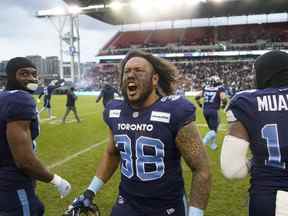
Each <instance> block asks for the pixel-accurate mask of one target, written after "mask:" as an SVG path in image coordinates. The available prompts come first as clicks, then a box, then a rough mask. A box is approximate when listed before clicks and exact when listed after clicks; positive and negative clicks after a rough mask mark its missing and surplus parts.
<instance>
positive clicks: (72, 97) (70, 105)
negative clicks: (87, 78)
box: [62, 87, 80, 124]
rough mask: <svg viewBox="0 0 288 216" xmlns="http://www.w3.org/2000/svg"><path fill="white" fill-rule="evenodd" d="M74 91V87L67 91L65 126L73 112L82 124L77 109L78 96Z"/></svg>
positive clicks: (63, 121)
mask: <svg viewBox="0 0 288 216" xmlns="http://www.w3.org/2000/svg"><path fill="white" fill-rule="evenodd" d="M74 90H75V89H74V87H71V88H70V89H69V90H68V91H67V94H66V95H67V101H66V112H65V114H64V116H63V119H62V123H63V124H65V121H66V118H67V116H68V115H69V113H70V112H71V111H72V112H73V113H74V116H75V118H76V120H77V122H78V123H80V118H79V116H78V113H77V108H76V104H75V102H76V100H77V96H76V94H75V92H74Z"/></svg>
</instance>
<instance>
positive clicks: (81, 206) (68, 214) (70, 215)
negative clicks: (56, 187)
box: [64, 190, 100, 216]
mask: <svg viewBox="0 0 288 216" xmlns="http://www.w3.org/2000/svg"><path fill="white" fill-rule="evenodd" d="M94 197H95V194H94V192H93V191H91V190H86V191H85V192H84V194H82V195H80V196H79V197H77V198H75V199H74V201H73V202H72V204H71V205H69V207H68V209H67V210H66V211H65V213H64V216H78V215H80V213H82V212H83V213H86V214H87V213H88V212H89V213H90V214H92V215H95V216H100V211H99V209H98V207H97V206H96V204H94V203H93V199H94ZM90 214H89V215H90Z"/></svg>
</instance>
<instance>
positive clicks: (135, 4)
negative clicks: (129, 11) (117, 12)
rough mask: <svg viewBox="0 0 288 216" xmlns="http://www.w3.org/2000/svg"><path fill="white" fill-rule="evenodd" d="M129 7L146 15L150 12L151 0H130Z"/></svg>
mask: <svg viewBox="0 0 288 216" xmlns="http://www.w3.org/2000/svg"><path fill="white" fill-rule="evenodd" d="M130 5H131V7H132V8H133V10H135V11H136V12H137V13H138V14H139V15H141V16H147V14H150V13H151V10H152V1H151V0H146V1H142V0H134V1H132V2H131V4H130Z"/></svg>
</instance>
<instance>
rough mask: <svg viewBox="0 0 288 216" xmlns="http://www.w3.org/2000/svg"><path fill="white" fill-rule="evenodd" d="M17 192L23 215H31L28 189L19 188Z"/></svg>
mask: <svg viewBox="0 0 288 216" xmlns="http://www.w3.org/2000/svg"><path fill="white" fill-rule="evenodd" d="M17 194H18V198H19V200H20V203H21V205H22V210H23V216H30V207H29V201H28V198H27V193H26V191H25V190H24V189H21V190H17Z"/></svg>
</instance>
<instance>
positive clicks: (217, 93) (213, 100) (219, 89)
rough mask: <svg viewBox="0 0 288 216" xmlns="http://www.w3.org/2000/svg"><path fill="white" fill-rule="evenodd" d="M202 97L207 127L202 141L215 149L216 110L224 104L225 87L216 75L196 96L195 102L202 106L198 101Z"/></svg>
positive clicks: (217, 119) (217, 118) (217, 117)
mask: <svg viewBox="0 0 288 216" xmlns="http://www.w3.org/2000/svg"><path fill="white" fill-rule="evenodd" d="M202 97H203V98H204V103H203V114H204V117H205V120H206V122H207V124H208V128H209V131H208V132H207V133H206V135H205V136H204V138H203V143H204V144H205V145H207V144H210V148H211V149H212V150H215V149H216V148H217V143H216V136H217V130H218V126H219V115H218V110H219V108H220V106H221V107H223V108H224V107H225V105H226V99H225V89H224V88H223V86H222V83H221V80H220V78H219V77H218V76H212V77H211V78H210V79H209V80H208V83H207V85H206V86H205V87H204V89H203V90H202V91H201V93H200V95H198V96H196V98H195V99H196V102H197V104H198V105H199V106H200V107H202V104H201V102H200V99H201V98H202Z"/></svg>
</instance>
